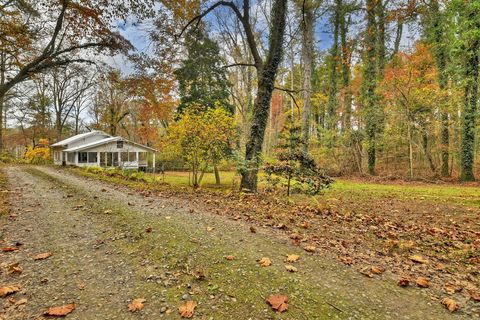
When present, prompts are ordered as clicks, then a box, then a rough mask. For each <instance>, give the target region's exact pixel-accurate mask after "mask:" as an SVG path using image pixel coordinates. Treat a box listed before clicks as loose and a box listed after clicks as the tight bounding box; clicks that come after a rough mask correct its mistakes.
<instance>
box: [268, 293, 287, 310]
mask: <svg viewBox="0 0 480 320" xmlns="http://www.w3.org/2000/svg"><path fill="white" fill-rule="evenodd" d="M267 303H268V304H269V305H270V306H272V309H273V310H277V311H278V312H284V311H286V310H287V309H288V297H287V296H284V295H272V296H270V297H268V298H267Z"/></svg>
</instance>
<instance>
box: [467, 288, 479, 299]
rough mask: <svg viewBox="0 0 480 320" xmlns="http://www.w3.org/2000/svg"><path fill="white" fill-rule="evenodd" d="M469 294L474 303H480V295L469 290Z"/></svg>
mask: <svg viewBox="0 0 480 320" xmlns="http://www.w3.org/2000/svg"><path fill="white" fill-rule="evenodd" d="M468 294H469V295H470V299H472V300H473V301H477V302H480V293H478V292H476V291H474V290H468Z"/></svg>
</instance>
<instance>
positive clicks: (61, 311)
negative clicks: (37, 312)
mask: <svg viewBox="0 0 480 320" xmlns="http://www.w3.org/2000/svg"><path fill="white" fill-rule="evenodd" d="M73 310H75V303H70V304H66V305H64V306H60V307H51V308H48V310H47V311H45V313H44V315H46V316H53V317H63V316H66V315H67V314H69V313H71V312H72V311H73Z"/></svg>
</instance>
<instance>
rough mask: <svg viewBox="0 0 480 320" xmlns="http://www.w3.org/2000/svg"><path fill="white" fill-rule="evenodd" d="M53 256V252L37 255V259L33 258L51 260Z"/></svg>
mask: <svg viewBox="0 0 480 320" xmlns="http://www.w3.org/2000/svg"><path fill="white" fill-rule="evenodd" d="M51 255H52V253H51V252H44V253H40V254H37V255H36V256H35V257H33V260H45V259H47V258H49V257H50V256H51Z"/></svg>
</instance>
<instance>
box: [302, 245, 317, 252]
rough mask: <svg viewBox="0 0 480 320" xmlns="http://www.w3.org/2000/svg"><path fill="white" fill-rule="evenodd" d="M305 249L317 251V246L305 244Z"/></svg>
mask: <svg viewBox="0 0 480 320" xmlns="http://www.w3.org/2000/svg"><path fill="white" fill-rule="evenodd" d="M303 249H304V250H305V251H307V252H315V250H317V247H315V246H305V247H304V248H303Z"/></svg>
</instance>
